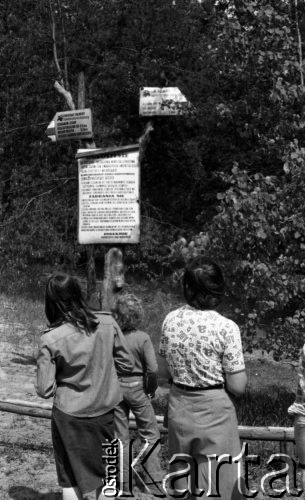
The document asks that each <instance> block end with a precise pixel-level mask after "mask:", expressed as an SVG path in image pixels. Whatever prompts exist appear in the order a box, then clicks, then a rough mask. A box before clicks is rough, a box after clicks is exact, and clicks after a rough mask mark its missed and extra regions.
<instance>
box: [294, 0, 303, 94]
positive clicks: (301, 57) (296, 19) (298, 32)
mask: <svg viewBox="0 0 305 500" xmlns="http://www.w3.org/2000/svg"><path fill="white" fill-rule="evenodd" d="M294 6H295V25H296V30H297V37H298V53H299V65H300V80H301V81H300V83H301V87H302V89H303V88H304V74H303V51H302V37H301V32H300V26H299V14H298V0H294Z"/></svg>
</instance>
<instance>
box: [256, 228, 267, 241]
mask: <svg viewBox="0 0 305 500" xmlns="http://www.w3.org/2000/svg"><path fill="white" fill-rule="evenodd" d="M256 234H257V236H258V237H259V238H261V239H262V240H265V239H266V238H267V235H266V233H265V231H264V230H263V229H262V228H260V229H259V230H258V231H256Z"/></svg>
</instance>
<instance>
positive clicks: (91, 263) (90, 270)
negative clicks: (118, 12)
mask: <svg viewBox="0 0 305 500" xmlns="http://www.w3.org/2000/svg"><path fill="white" fill-rule="evenodd" d="M77 105H78V109H84V108H85V107H86V88H85V75H84V72H83V71H81V72H80V73H79V75H78V99H77ZM81 142H82V147H83V148H84V149H93V148H95V144H94V142H93V141H87V140H83V141H81ZM94 254H95V249H94V245H86V255H87V297H86V298H87V301H88V304H89V305H90V306H91V307H93V308H96V309H100V308H101V303H100V298H99V295H100V294H99V293H98V292H97V289H96V270H95V255H94Z"/></svg>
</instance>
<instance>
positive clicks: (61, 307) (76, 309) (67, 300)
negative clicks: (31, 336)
mask: <svg viewBox="0 0 305 500" xmlns="http://www.w3.org/2000/svg"><path fill="white" fill-rule="evenodd" d="M45 313H46V317H47V319H48V321H49V323H50V326H53V327H54V326H59V325H61V324H62V323H64V322H68V323H72V325H74V326H75V327H76V328H79V329H81V330H85V331H86V333H87V334H90V333H91V332H93V331H94V330H95V329H96V327H97V325H98V323H99V321H98V319H97V317H96V316H95V315H94V314H93V312H92V311H91V310H90V309H89V307H88V305H87V303H86V302H85V300H84V298H83V294H82V290H81V287H80V284H79V282H78V280H77V279H76V278H74V277H73V276H69V275H68V274H65V273H62V272H56V273H54V274H52V276H51V277H50V278H49V279H48V282H47V286H46V294H45Z"/></svg>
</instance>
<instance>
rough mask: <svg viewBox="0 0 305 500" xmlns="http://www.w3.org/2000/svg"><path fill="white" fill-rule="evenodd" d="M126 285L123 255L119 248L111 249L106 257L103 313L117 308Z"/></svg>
mask: <svg viewBox="0 0 305 500" xmlns="http://www.w3.org/2000/svg"><path fill="white" fill-rule="evenodd" d="M124 284H125V278H124V264H123V254H122V252H121V250H120V249H119V248H110V250H109V251H108V252H107V253H106V255H105V264H104V280H103V301H102V308H103V311H111V309H112V308H113V307H114V306H115V302H116V298H117V294H118V292H120V291H121V290H122V289H123V286H124Z"/></svg>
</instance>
